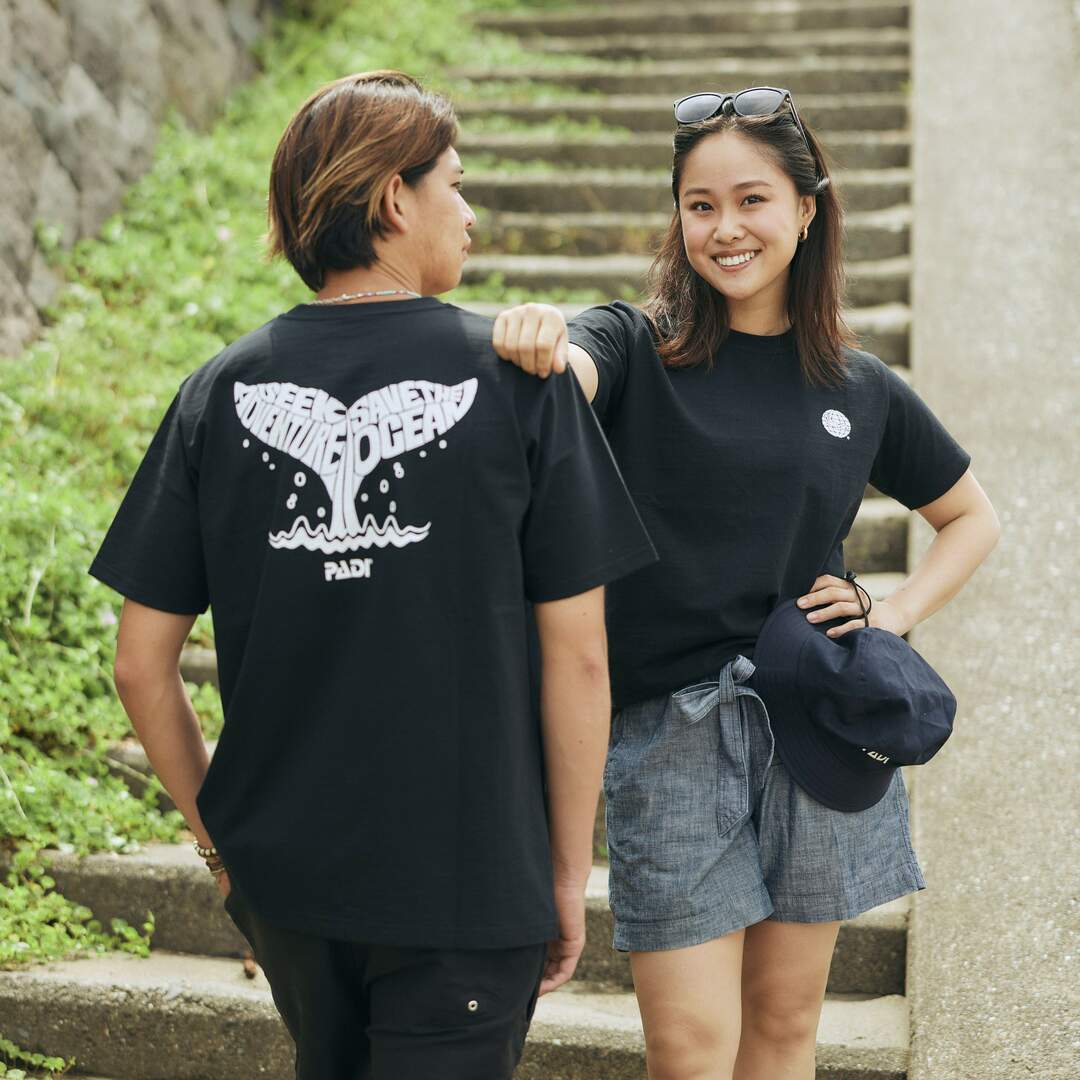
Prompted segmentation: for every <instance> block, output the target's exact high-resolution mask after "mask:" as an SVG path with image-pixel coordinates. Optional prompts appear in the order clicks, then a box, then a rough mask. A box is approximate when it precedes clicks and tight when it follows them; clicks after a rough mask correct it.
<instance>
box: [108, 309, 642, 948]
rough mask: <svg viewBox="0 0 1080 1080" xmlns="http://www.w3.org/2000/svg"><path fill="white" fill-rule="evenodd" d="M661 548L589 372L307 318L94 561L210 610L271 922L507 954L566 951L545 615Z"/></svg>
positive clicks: (117, 526) (167, 596)
mask: <svg viewBox="0 0 1080 1080" xmlns="http://www.w3.org/2000/svg"><path fill="white" fill-rule="evenodd" d="M571 525H572V526H573V532H572V534H571V532H570V526H571ZM654 559H655V552H654V551H653V549H652V545H651V544H650V542H649V539H648V537H647V535H646V534H645V532H644V530H643V528H642V526H641V522H640V520H639V518H638V516H637V514H636V512H635V510H634V508H633V504H632V503H631V501H630V499H629V498H628V496H627V494H626V490H625V487H624V486H623V484H622V482H621V480H620V478H619V475H618V470H617V468H616V467H615V464H614V462H613V460H612V457H611V454H610V451H609V450H608V448H607V446H606V445H605V442H604V439H603V436H602V434H601V432H600V428H599V425H598V424H597V422H596V418H595V416H594V415H593V414H592V412H591V410H590V409H589V406H588V403H587V402H586V400H585V397H584V395H583V394H582V392H581V389H580V387H579V386H578V385H577V382H576V380H575V379H574V378H573V377H572V376H566V377H558V378H553V379H550V380H548V381H547V382H541V381H540V380H537V379H535V378H532V377H530V376H527V375H525V374H523V373H522V372H520V371H518V370H517V369H516V368H514V367H512V366H511V365H509V364H507V363H505V362H503V361H501V360H499V359H498V358H497V357H496V355H495V353H494V352H493V351H492V348H491V321H490V320H488V319H483V318H480V317H479V316H475V315H471V314H469V313H467V312H463V311H461V310H459V309H458V308H455V307H452V306H450V305H447V304H443V303H441V302H439V301H438V300H434V299H430V298H425V299H423V300H412V301H409V300H406V301H391V302H386V303H379V304H361V305H351V306H342V307H335V306H330V307H316V306H311V305H300V306H298V307H296V308H293V309H292V310H291V311H289V312H287V313H285V314H283V315H281V316H279V317H277V318H276V319H274V320H272V321H271V322H269V323H267V324H266V325H265V326H263V327H261V328H260V329H258V330H255V331H254V332H252V333H250V334H248V335H246V336H245V337H243V338H241V339H240V340H238V341H236V342H235V343H233V344H232V345H230V346H229V347H228V348H226V349H225V350H224V351H223V352H221V353H220V354H219V355H218V356H216V357H215V358H214V359H213V360H211V361H210V362H209V363H207V364H205V365H204V366H203V367H201V368H199V369H198V370H197V371H196V372H194V373H193V374H192V375H190V376H189V377H188V378H187V379H185V380H184V382H183V383H182V385H181V387H180V390H179V393H178V394H177V396H176V398H175V399H174V401H173V402H172V404H171V405H170V406H169V409H168V411H167V413H166V414H165V418H164V420H163V421H162V423H161V426H160V428H159V429H158V431H157V433H156V435H155V436H154V438H153V441H152V442H151V444H150V448H149V450H148V451H147V454H146V457H145V459H144V460H143V462H142V464H141V465H140V467H139V470H138V472H137V473H136V475H135V478H134V480H133V481H132V484H131V487H130V489H129V491H128V492H127V495H126V497H125V498H124V501H123V504H122V505H121V507H120V510H119V512H118V513H117V516H116V519H115V521H114V522H113V524H112V526H111V528H110V529H109V532H108V534H107V536H106V538H105V540H104V543H103V545H102V547H101V550H100V551H99V553H98V555H97V558H96V559H95V561H94V563H93V566H92V567H91V570H90V572H91V573H92V574H94V575H95V576H96V577H98V578H100V579H101V580H102V581H104V582H105V583H107V584H108V585H111V586H112V587H114V588H115V589H117V590H118V591H119V592H121V593H123V594H124V595H125V596H128V597H130V598H132V599H133V600H135V601H138V602H139V603H142V604H145V605H148V606H150V607H153V608H158V609H160V610H163V611H170V612H177V613H195V612H200V611H203V610H205V609H206V607H207V605H208V604H209V605H211V607H212V613H213V620H214V631H215V639H216V645H217V653H218V670H219V676H220V682H221V696H222V701H223V705H224V713H225V724H224V728H223V731H222V735H221V738H220V741H219V743H218V746H217V750H216V752H215V754H214V757H213V759H212V762H211V766H210V770H209V772H208V774H207V776H206V779H205V782H204V783H203V785H202V788H201V789H200V791H199V794H198V800H197V804H198V808H199V812H200V814H201V815H202V818H203V820H204V822H205V824H206V826H207V829H208V830H209V833H210V836H211V837H212V839H213V841H214V844H215V846H216V847H217V848H218V850H219V851H220V852H221V854H222V856H223V858H224V861H225V863H226V864H227V866H228V868H229V872H230V877H231V879H232V880H233V881H234V882H235V885H236V887H237V888H238V889H239V892H240V894H241V895H242V896H243V897H244V898H245V899H246V900H247V901H249V902H250V903H251V904H252V906H253V907H254V908H255V909H256V910H257V911H259V912H260V914H262V915H263V916H264V917H265V918H267V919H268V920H270V921H271V922H277V923H279V924H280V925H283V926H287V927H292V928H295V929H298V930H303V931H308V932H310V933H316V934H320V935H323V936H326V937H338V938H344V939H349V940H355V941H365V942H371V943H377V944H402V945H412V946H417V947H423V946H431V947H441V948H453V947H458V948H484V947H490V948H496V947H509V946H516V945H524V944H530V943H536V942H541V941H544V940H547V939H549V938H551V937H552V936H554V934H555V933H556V923H555V918H554V904H553V897H552V879H551V866H550V853H549V848H548V834H547V823H546V815H545V806H544V790H543V768H542V767H543V761H542V747H541V738H540V731H539V725H538V721H537V716H536V714H535V712H534V711H533V708H532V697H531V693H530V683H529V644H528V642H529V637H528V626H529V618H530V613H531V608H530V607H529V603H528V602H529V601H531V602H541V601H550V600H556V599H560V598H563V597H566V596H572V595H576V594H578V593H581V592H584V591H586V590H588V589H590V588H594V587H596V586H598V585H602V584H606V583H607V582H609V581H611V580H612V579H614V578H616V577H618V576H619V575H620V574H623V573H626V572H628V571H631V570H635V569H637V568H639V567H640V566H642V565H644V564H645V563H647V562H651V561H653V560H654Z"/></svg>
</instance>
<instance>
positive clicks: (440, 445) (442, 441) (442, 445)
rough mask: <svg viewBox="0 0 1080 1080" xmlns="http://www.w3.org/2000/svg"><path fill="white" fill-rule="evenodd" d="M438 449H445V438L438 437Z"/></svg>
mask: <svg viewBox="0 0 1080 1080" xmlns="http://www.w3.org/2000/svg"><path fill="white" fill-rule="evenodd" d="M439 449H440V450H445V449H446V440H445V439H440V440H439Z"/></svg>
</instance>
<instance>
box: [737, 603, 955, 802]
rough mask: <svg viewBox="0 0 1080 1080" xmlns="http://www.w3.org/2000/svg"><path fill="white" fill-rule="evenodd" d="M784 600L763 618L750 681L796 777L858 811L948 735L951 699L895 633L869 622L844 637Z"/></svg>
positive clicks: (821, 796) (814, 792)
mask: <svg viewBox="0 0 1080 1080" xmlns="http://www.w3.org/2000/svg"><path fill="white" fill-rule="evenodd" d="M843 621H846V620H837V621H834V622H830V623H821V624H814V623H811V622H809V621H808V620H807V618H806V615H805V613H804V612H802V611H800V610H799V609H798V608H797V607H796V606H795V601H794V600H787V601H785V602H784V603H782V604H780V605H779V606H777V607H776V608H775V609H774V610H773V611H772V613H771V614H770V615H769V617H768V618H767V619H766V620H765V623H764V624H763V626H762V628H761V633H760V635H759V636H758V640H757V644H756V645H755V646H754V666H755V668H756V670H755V672H754V674H753V677H752V678H751V681H750V685H751V686H752V687H753V689H754V690H755V691H756V693H757V694H758V696H759V697H760V698H761V700H762V701H764V702H765V707H766V708H767V709H768V711H769V721H770V724H771V725H772V730H773V735H774V736H775V737H776V752H777V753H778V754H779V755H780V760H781V761H783V763H784V765H785V766H786V767H787V770H788V772H789V773H791V775H792V777H793V779H794V780H795V782H796V783H797V784H798V785H799V786H800V787H801V788H803V790H804V791H806V792H807V793H808V794H809V795H811V796H813V798H815V799H816V800H817V801H818V802H820V803H822V804H824V805H825V806H828V807H831V808H832V809H834V810H845V811H853V810H865V809H867V808H868V807H871V806H873V805H874V803H876V802H878V801H879V800H880V799H881V798H882V797H883V796H884V795H885V792H886V791H887V790H888V788H889V784H890V783H891V782H892V778H893V774H894V773H895V771H896V769H897V767H898V766H900V765H921V764H922V763H923V762H925V761H929V760H930V758H932V757H933V756H934V754H936V753H937V752H938V750H939V749H941V747H942V745H943V744H944V743H945V740H946V739H948V737H949V735H950V734H951V733H952V726H953V718H954V717H955V716H956V699H955V698H954V697H953V695H952V692H951V691H950V690H949V688H948V687H947V686H946V685H945V683H944V681H943V680H942V678H941V676H940V675H938V673H937V672H936V671H934V669H933V668H932V667H931V666H930V665H929V664H928V663H927V662H926V661H925V660H924V659H923V658H922V657H921V656H920V655H919V654H918V653H917V652H916V651H915V650H914V649H913V648H912V647H911V646H910V645H909V644H908V643H907V642H906V641H905V640H904V639H903V638H902V637H899V636H898V635H897V634H893V633H891V632H890V631H888V630H882V629H879V628H877V627H872V626H871V627H860V628H859V629H857V630H852V631H849V632H848V633H847V634H845V635H844V636H843V637H839V638H830V637H829V636H828V635H827V634H826V633H825V631H826V630H827V629H828V628H829V627H831V626H836V625H839V624H840V622H843Z"/></svg>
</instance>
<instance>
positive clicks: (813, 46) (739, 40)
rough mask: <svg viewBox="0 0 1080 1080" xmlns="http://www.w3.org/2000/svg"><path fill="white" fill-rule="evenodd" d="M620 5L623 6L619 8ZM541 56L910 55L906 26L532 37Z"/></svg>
mask: <svg viewBox="0 0 1080 1080" xmlns="http://www.w3.org/2000/svg"><path fill="white" fill-rule="evenodd" d="M620 6H621V5H620ZM529 47H530V48H532V49H535V50H538V51H540V52H545V53H554V54H556V55H558V54H572V55H577V56H596V57H601V58H604V59H637V58H641V59H647V60H691V59H694V58H697V57H714V56H723V57H735V56H739V57H754V58H757V57H762V58H768V59H772V58H776V57H782V56H796V57H803V56H847V55H854V56H907V55H908V51H909V49H910V47H911V35H910V34H909V33H908V30H907V29H906V27H900V26H896V27H874V28H872V29H860V28H855V29H845V28H839V29H832V30H799V31H797V32H794V33H791V32H781V33H775V32H770V33H760V32H759V33H756V34H750V33H720V34H708V33H704V34H703V33H695V34H672V33H656V34H627V33H612V34H603V35H600V36H597V37H576V36H575V37H553V36H547V35H545V36H544V37H538V38H533V39H532V40H531V41H530V42H529Z"/></svg>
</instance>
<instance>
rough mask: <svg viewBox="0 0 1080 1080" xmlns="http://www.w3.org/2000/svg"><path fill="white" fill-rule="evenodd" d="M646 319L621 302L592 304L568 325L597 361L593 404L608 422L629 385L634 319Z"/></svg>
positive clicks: (571, 336) (571, 334)
mask: <svg viewBox="0 0 1080 1080" xmlns="http://www.w3.org/2000/svg"><path fill="white" fill-rule="evenodd" d="M641 319H644V316H643V315H641V313H640V312H638V311H637V310H636V309H635V308H632V307H631V306H630V305H629V304H626V303H623V302H621V301H616V302H615V303H613V304H604V305H602V306H601V307H592V308H588V309H587V310H585V311H583V312H581V314H580V315H575V316H574V318H572V319H571V320H570V322H569V324H568V330H569V333H568V335H567V336H568V338H569V340H570V342H571V344H573V345H579V346H580V347H581V348H583V349H584V350H585V351H586V352H587V353H588V354H589V356H591V357H592V359H593V362H594V363H595V364H596V371H597V375H598V376H599V381H598V384H597V387H596V396H595V397H594V398H593V401H592V407H593V410H594V411H595V412H596V415H597V416H598V417H600V422H601V423H602V424H605V425H606V424H607V423H608V422H609V419H610V417H611V413H612V411H613V409H615V408H617V407H618V403H619V398H620V397H622V393H623V388H624V386H625V384H626V372H627V367H628V365H629V358H630V353H631V350H632V348H633V338H634V333H635V329H636V328H635V322H636V321H637V320H641Z"/></svg>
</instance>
